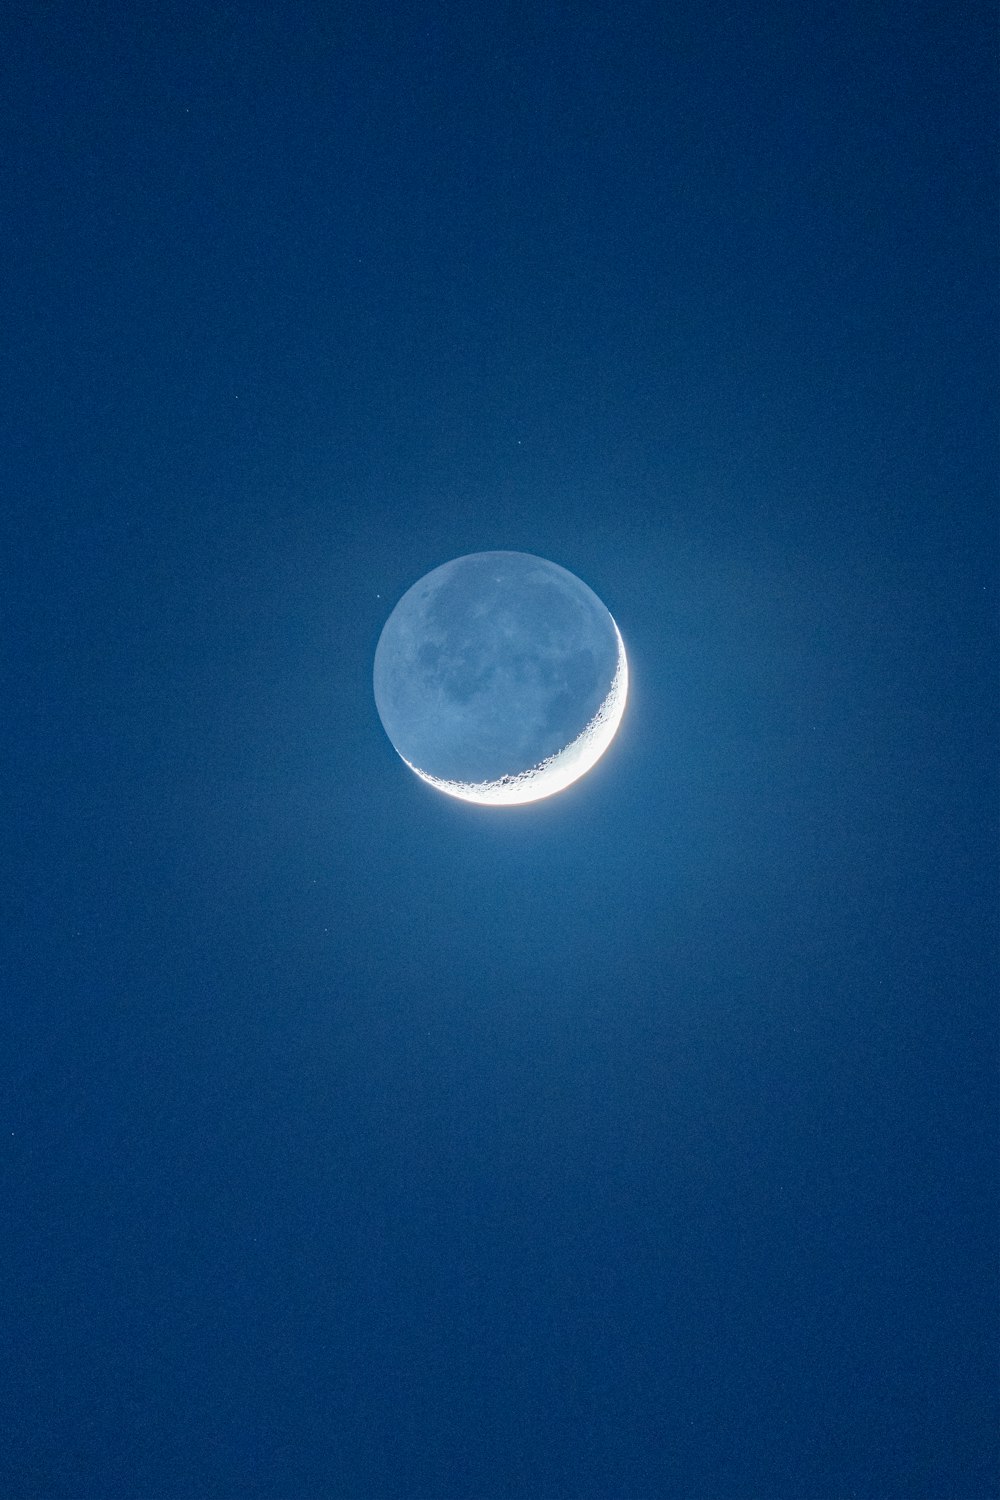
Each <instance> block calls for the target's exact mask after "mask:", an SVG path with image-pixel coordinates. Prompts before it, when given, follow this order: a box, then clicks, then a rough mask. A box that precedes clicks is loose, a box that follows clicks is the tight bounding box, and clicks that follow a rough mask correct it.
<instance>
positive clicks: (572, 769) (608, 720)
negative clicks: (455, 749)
mask: <svg viewBox="0 0 1000 1500" xmlns="http://www.w3.org/2000/svg"><path fill="white" fill-rule="evenodd" d="M611 623H612V625H614V628H615V635H616V636H617V638H618V665H617V667H616V668H615V675H614V678H613V679H612V683H611V687H610V689H609V690H608V695H607V697H606V698H605V699H604V701H603V703H602V704H601V706H600V708H599V709H598V710H597V712H596V713H595V715H594V717H593V718H592V719H591V720H590V723H589V724H587V725H586V727H585V728H584V729H583V730H582V731H581V733H580V734H578V735H577V737H576V739H575V740H571V741H570V743H569V744H568V745H565V746H564V747H563V749H562V750H557V751H556V753H555V755H550V756H549V757H548V759H547V760H543V761H541V762H540V763H539V764H538V765H537V766H532V767H531V769H530V770H528V771H519V772H518V773H517V775H515V776H501V777H500V778H499V780H497V781H443V780H441V778H440V777H438V776H430V775H429V774H428V773H427V772H426V771H421V769H420V767H419V766H415V765H414V764H413V762H412V761H409V760H407V759H406V756H405V755H403V756H401V757H400V759H401V760H403V761H405V762H406V764H407V765H408V766H409V768H410V770H411V771H413V772H414V774H415V775H417V776H419V777H420V779H421V781H426V782H427V783H428V784H429V785H430V786H433V787H437V789H438V791H439V792H447V794H448V796H449V797H459V798H461V800H462V801H463V802H480V803H484V804H486V805H487V806H490V807H511V806H513V805H514V804H516V803H523V802H539V801H541V799H542V798H543V797H551V796H553V795H554V794H555V793H556V792H561V791H564V790H565V788H566V787H568V786H571V785H572V784H573V782H574V781H578V780H579V779H580V777H581V776H584V775H585V774H586V773H587V772H588V771H589V770H591V768H592V767H593V766H596V764H597V762H598V761H599V760H600V758H601V756H602V755H603V754H604V752H605V750H606V749H607V748H608V746H609V745H610V744H611V741H612V740H613V739H614V737H615V735H616V733H617V732H618V726H619V724H620V723H621V721H622V715H623V714H624V712H625V700H626V698H627V697H628V659H627V657H626V655H625V642H624V641H623V640H622V637H621V631H620V630H619V629H618V625H617V623H616V621H615V619H614V616H613V615H612V616H611ZM397 753H398V752H397Z"/></svg>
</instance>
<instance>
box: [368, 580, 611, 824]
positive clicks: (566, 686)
mask: <svg viewBox="0 0 1000 1500" xmlns="http://www.w3.org/2000/svg"><path fill="white" fill-rule="evenodd" d="M374 688H375V704H376V707H377V709H378V713H379V718H380V719H381V720H382V725H383V728H384V729H385V732H386V734H387V735H388V736H389V739H390V741H391V742H392V745H393V746H394V748H395V750H396V751H397V753H398V754H399V756H400V757H401V759H402V760H404V761H405V762H406V764H407V765H408V766H409V768H410V770H411V771H413V772H415V774H416V775H417V776H419V777H420V778H421V779H422V780H423V781H426V782H429V783H430V785H431V786H434V787H437V789H438V790H439V791H441V792H446V793H447V794H448V795H449V796H451V797H460V798H461V799H462V800H463V801H465V802H483V803H488V804H490V805H492V806H511V805H513V804H515V803H524V802H535V801H537V800H538V799H539V798H541V797H551V796H552V795H553V793H555V792H561V791H562V790H563V789H564V788H565V787H568V786H570V785H571V784H572V783H573V782H574V781H577V780H578V779H579V778H580V777H581V776H583V775H585V773H586V772H587V771H589V770H590V769H591V767H592V766H594V765H596V763H597V761H598V760H600V758H601V756H602V755H603V754H604V752H605V750H606V749H607V748H608V746H609V745H610V744H611V741H612V740H613V739H614V737H615V733H616V731H617V729H618V726H619V724H620V723H621V719H622V714H623V713H624V712H625V699H626V696H627V693H628V662H627V661H626V657H625V646H624V644H623V642H622V638H621V634H620V632H619V630H618V626H617V625H616V624H615V621H614V620H613V618H612V617H611V614H610V613H609V611H608V610H607V609H606V608H605V606H604V605H603V604H602V603H601V601H600V599H598V597H597V595H596V594H595V593H593V592H592V591H591V590H590V589H589V588H588V587H587V585H586V584H585V583H582V582H581V581H580V579H579V578H577V577H575V576H574V574H572V573H570V572H568V571H567V570H566V569H565V568H561V567H560V566H559V565H558V563H553V562H548V561H546V559H545V558H543V557H534V556H532V554H531V553H528V552H473V553H470V554H469V555H468V556H466V557H457V558H455V559H454V560H453V561H451V562H446V563H443V564H442V565H441V567H439V568H434V569H433V570H432V571H431V572H430V573H427V574H425V575H424V577H423V578H420V579H418V580H417V582H416V583H415V584H413V586H412V588H409V589H408V590H407V591H406V593H405V594H404V595H403V597H402V598H401V599H400V601H399V603H398V604H397V605H396V607H395V609H394V610H393V611H392V613H391V614H390V616H389V618H388V620H387V621H386V623H385V626H384V628H383V630H382V634H381V636H380V637H379V642H378V646H377V647H376V650H375V669H374Z"/></svg>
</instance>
